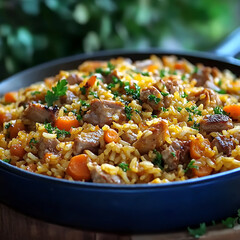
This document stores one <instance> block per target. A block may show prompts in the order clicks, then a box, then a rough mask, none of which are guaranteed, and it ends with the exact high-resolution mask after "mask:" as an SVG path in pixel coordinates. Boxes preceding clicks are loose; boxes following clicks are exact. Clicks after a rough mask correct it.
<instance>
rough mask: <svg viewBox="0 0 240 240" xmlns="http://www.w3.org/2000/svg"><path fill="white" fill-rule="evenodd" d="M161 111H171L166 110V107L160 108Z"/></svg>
mask: <svg viewBox="0 0 240 240" xmlns="http://www.w3.org/2000/svg"><path fill="white" fill-rule="evenodd" d="M160 110H162V111H163V112H167V111H169V109H167V108H165V107H160Z"/></svg>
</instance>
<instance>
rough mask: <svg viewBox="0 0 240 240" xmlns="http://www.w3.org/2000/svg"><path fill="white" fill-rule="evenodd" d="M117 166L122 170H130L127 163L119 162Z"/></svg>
mask: <svg viewBox="0 0 240 240" xmlns="http://www.w3.org/2000/svg"><path fill="white" fill-rule="evenodd" d="M118 166H119V167H120V168H121V169H122V170H123V171H124V172H127V171H128V170H130V168H129V165H128V164H127V163H123V162H122V163H119V164H118Z"/></svg>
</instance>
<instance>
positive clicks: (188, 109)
mask: <svg viewBox="0 0 240 240" xmlns="http://www.w3.org/2000/svg"><path fill="white" fill-rule="evenodd" d="M185 109H186V110H187V112H189V113H193V114H197V115H198V116H202V112H201V111H200V110H198V109H197V107H196V106H192V107H190V108H189V107H186V108H185Z"/></svg>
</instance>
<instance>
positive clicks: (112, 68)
mask: <svg viewBox="0 0 240 240" xmlns="http://www.w3.org/2000/svg"><path fill="white" fill-rule="evenodd" d="M107 66H108V68H109V70H110V71H112V70H114V69H115V66H114V65H113V64H112V63H111V62H108V63H107Z"/></svg>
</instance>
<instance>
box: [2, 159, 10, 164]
mask: <svg viewBox="0 0 240 240" xmlns="http://www.w3.org/2000/svg"><path fill="white" fill-rule="evenodd" d="M3 161H4V162H5V163H10V162H11V159H3Z"/></svg>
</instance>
